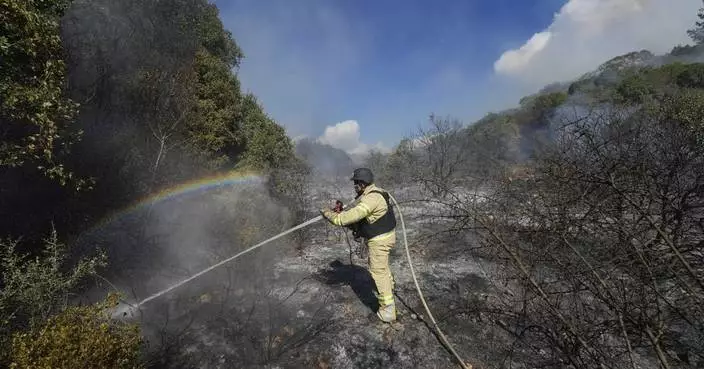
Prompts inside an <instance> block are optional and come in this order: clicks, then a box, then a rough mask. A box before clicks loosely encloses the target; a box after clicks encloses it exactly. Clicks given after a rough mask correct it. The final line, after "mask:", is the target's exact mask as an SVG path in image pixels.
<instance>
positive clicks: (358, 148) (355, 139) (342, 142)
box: [318, 120, 390, 155]
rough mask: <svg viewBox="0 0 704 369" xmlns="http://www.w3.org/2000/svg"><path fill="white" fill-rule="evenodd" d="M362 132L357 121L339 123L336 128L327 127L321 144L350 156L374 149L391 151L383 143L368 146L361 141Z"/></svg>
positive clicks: (320, 140) (321, 137)
mask: <svg viewBox="0 0 704 369" xmlns="http://www.w3.org/2000/svg"><path fill="white" fill-rule="evenodd" d="M359 137H360V131H359V124H358V123H357V121H356V120H346V121H344V122H339V123H337V124H335V125H334V126H327V127H325V132H323V135H322V136H320V137H319V138H318V141H319V142H320V143H324V144H326V145H330V146H332V147H334V148H337V149H340V150H344V151H346V152H347V153H348V154H350V155H363V154H366V153H368V152H369V151H370V150H372V149H376V150H379V151H381V152H389V151H390V150H389V149H388V148H387V147H386V146H384V144H382V143H381V142H377V143H376V144H374V145H368V144H365V143H363V142H361V141H360V140H359Z"/></svg>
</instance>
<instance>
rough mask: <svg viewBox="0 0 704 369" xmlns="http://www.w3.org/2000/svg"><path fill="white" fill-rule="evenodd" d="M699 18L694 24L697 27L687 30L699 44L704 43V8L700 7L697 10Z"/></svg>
mask: <svg viewBox="0 0 704 369" xmlns="http://www.w3.org/2000/svg"><path fill="white" fill-rule="evenodd" d="M697 18H699V20H698V21H697V22H696V23H695V24H694V25H695V27H694V28H692V29H690V30H687V35H689V37H690V38H691V39H692V40H693V41H694V42H695V43H696V44H697V45H700V44H702V43H704V8H699V12H697Z"/></svg>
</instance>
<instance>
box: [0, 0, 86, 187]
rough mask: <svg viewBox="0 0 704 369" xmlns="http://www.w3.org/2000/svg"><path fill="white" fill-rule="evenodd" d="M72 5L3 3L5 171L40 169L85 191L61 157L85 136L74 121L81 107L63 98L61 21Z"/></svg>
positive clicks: (0, 149) (1, 161) (0, 66)
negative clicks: (75, 129)
mask: <svg viewBox="0 0 704 369" xmlns="http://www.w3.org/2000/svg"><path fill="white" fill-rule="evenodd" d="M67 4H68V1H61V0H53V1H39V0H23V1H17V0H5V1H3V2H2V4H0V122H2V131H3V134H2V136H1V137H0V167H3V166H4V167H24V168H28V169H32V170H38V171H39V172H41V173H43V174H44V175H45V176H47V177H49V178H52V179H54V180H56V181H57V182H59V183H61V184H62V185H67V184H70V185H72V186H75V187H76V189H81V188H83V187H86V186H88V185H89V184H90V182H89V181H87V180H85V179H80V178H76V177H75V176H74V175H73V173H71V171H69V170H68V169H67V168H66V167H65V166H64V164H63V163H62V162H61V157H62V155H63V154H65V153H66V152H67V150H68V149H69V148H70V147H71V145H72V144H73V143H75V141H76V140H78V139H79V137H80V132H71V131H70V130H69V123H70V122H71V121H72V119H73V118H74V116H75V114H76V112H77V105H76V104H75V103H73V102H72V101H71V100H69V99H68V98H66V97H65V96H64V87H65V83H66V67H65V64H64V61H63V59H62V56H63V55H62V52H63V49H62V45H61V39H60V37H59V24H58V21H59V17H60V16H61V15H62V14H63V12H64V10H65V8H66V6H67Z"/></svg>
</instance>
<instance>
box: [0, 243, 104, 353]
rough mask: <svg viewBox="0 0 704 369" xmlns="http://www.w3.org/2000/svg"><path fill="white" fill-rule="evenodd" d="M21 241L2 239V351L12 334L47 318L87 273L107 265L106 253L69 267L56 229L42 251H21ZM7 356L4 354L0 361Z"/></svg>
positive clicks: (0, 323)
mask: <svg viewBox="0 0 704 369" xmlns="http://www.w3.org/2000/svg"><path fill="white" fill-rule="evenodd" d="M17 245H18V244H17V242H16V241H12V240H0V270H2V272H1V273H2V274H1V275H0V277H1V279H0V286H1V289H0V317H1V320H0V353H2V352H5V353H6V352H7V350H5V349H4V348H6V345H7V343H8V342H7V340H8V337H9V334H10V333H11V332H12V331H14V330H18V329H25V328H27V327H29V326H33V325H36V324H38V323H39V322H42V321H44V320H46V319H47V318H48V317H49V316H50V315H52V314H54V313H55V312H56V311H58V310H61V309H62V307H63V306H64V305H65V304H66V299H67V297H68V295H69V293H71V292H72V291H73V290H74V289H76V288H77V287H78V286H79V284H80V283H81V282H82V281H84V280H85V279H86V278H87V277H90V276H93V275H95V273H96V270H97V269H98V268H99V267H103V266H105V256H104V255H103V254H100V255H98V256H95V257H83V258H81V259H80V260H78V262H77V263H76V264H75V265H73V266H72V267H70V268H68V269H67V267H68V266H67V265H66V264H67V262H66V261H67V257H68V251H67V249H66V247H65V246H64V245H63V244H62V243H60V242H59V241H58V236H57V234H56V231H52V233H51V235H50V236H49V238H47V239H46V240H45V243H44V248H43V250H42V252H41V253H40V255H38V256H35V257H30V256H29V255H20V254H19V253H18V252H17V250H16V248H17ZM2 360H3V357H2V354H0V363H1V362H2Z"/></svg>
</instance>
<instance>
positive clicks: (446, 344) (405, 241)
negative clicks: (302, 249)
mask: <svg viewBox="0 0 704 369" xmlns="http://www.w3.org/2000/svg"><path fill="white" fill-rule="evenodd" d="M389 198H390V199H391V201H392V202H393V206H394V207H396V209H398V215H399V218H400V220H401V230H402V232H403V244H404V247H405V249H406V258H407V260H408V267H409V268H410V270H411V276H412V277H413V283H414V284H415V287H416V291H417V292H418V297H419V298H420V301H421V303H422V304H423V308H424V309H425V312H426V313H427V314H428V317H429V318H430V321H431V322H432V323H433V327H434V328H435V331H436V332H437V335H438V337H439V339H440V341H441V343H442V344H443V346H444V347H445V348H446V349H447V350H448V351H449V352H450V353H451V354H452V355H453V356H454V357H455V358H456V359H457V361H458V363H459V364H460V366H461V367H462V368H463V369H471V368H472V366H471V365H469V364H466V363H465V362H464V360H462V358H461V357H460V356H459V354H458V353H457V351H455V349H454V347H453V346H452V345H451V344H450V342H449V341H448V340H447V337H445V335H444V334H443V333H442V330H440V327H439V326H438V323H437V322H436V321H435V318H434V317H433V314H432V313H431V312H430V308H429V307H428V303H427V302H426V301H425V297H424V296H423V292H422V291H421V289H420V284H419V283H418V277H417V276H416V273H415V270H414V269H413V262H412V260H411V252H410V250H409V247H408V238H407V236H406V224H405V223H404V221H403V213H402V212H401V210H400V209H399V205H398V202H396V199H395V198H394V197H393V196H391V194H389ZM335 210H336V211H341V210H342V203H341V202H339V201H338V202H337V203H336V208H335ZM321 219H323V216H322V215H319V216H317V217H315V218H312V219H310V220H308V221H306V222H303V223H301V224H299V225H297V226H295V227H293V228H290V229H288V230H286V231H284V232H282V233H279V234H277V235H275V236H273V237H271V238H269V239H266V240H264V241H262V242H260V243H258V244H256V245H254V246H252V247H249V248H247V249H245V250H243V251H240V252H239V253H237V254H235V255H234V256H232V257H229V258H227V259H225V260H222V261H220V262H218V263H217V264H214V265H212V266H210V267H208V268H206V269H204V270H202V271H200V272H198V273H196V274H194V275H192V276H190V277H188V278H187V279H184V280H182V281H180V282H178V283H176V284H174V285H172V286H171V287H168V288H166V289H164V290H161V291H159V292H157V293H155V294H153V295H151V296H149V297H147V298H145V299H144V300H142V301H140V302H139V303H138V304H137V305H130V307H131V308H133V309H137V308H139V306H141V305H143V304H145V303H147V302H149V301H151V300H153V299H155V298H157V297H159V296H162V295H164V294H166V293H168V292H169V291H172V290H174V289H176V288H178V287H180V286H182V285H184V284H186V283H188V282H190V281H192V280H194V279H196V278H198V277H200V276H202V275H203V274H206V273H208V272H210V271H212V270H213V269H216V268H218V267H220V266H222V265H223V264H226V263H228V262H230V261H232V260H235V259H237V258H238V257H240V256H242V255H245V254H247V253H249V252H251V251H254V250H255V249H258V248H259V247H262V246H264V245H266V244H267V243H269V242H272V241H274V240H276V239H279V238H281V237H283V236H285V235H287V234H290V233H291V232H295V231H297V230H299V229H301V228H305V227H307V226H309V225H311V224H313V223H316V222H318V221H319V220H321ZM123 314H124V313H123Z"/></svg>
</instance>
